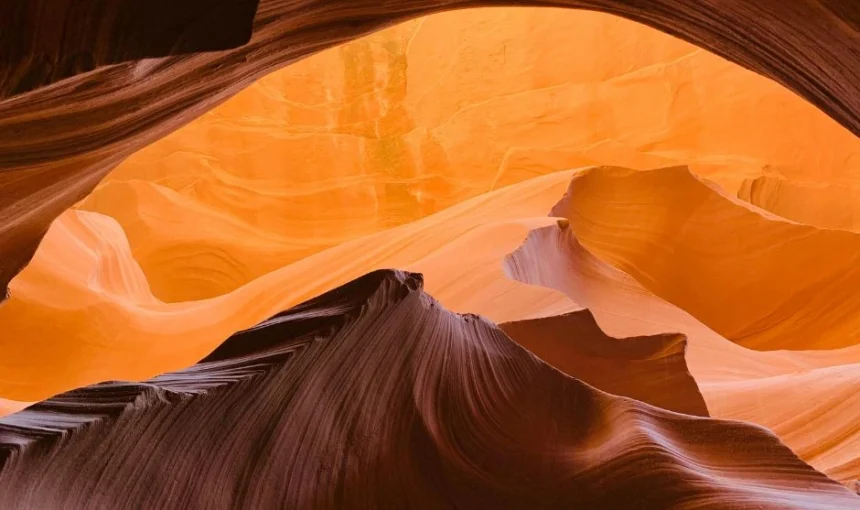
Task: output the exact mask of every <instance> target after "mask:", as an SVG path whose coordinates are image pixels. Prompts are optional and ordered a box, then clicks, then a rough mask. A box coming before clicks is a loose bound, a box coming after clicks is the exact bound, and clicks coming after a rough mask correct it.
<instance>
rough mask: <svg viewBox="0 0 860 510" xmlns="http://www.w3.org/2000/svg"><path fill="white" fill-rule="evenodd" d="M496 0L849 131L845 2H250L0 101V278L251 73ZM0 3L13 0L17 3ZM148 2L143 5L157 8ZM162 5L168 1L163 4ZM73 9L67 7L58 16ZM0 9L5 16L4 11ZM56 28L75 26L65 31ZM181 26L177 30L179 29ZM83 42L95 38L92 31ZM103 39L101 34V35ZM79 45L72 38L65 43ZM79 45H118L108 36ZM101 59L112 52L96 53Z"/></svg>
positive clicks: (858, 73)
mask: <svg viewBox="0 0 860 510" xmlns="http://www.w3.org/2000/svg"><path fill="white" fill-rule="evenodd" d="M69 1H70V0H69ZM79 3H80V2H79ZM28 4H29V3H28ZM37 4H38V5H42V3H37ZM501 4H505V5H512V4H516V5H536V6H555V7H570V8H586V9H592V10H599V11H604V12H609V13H612V14H617V15H620V16H624V17H627V18H630V19H633V20H635V21H639V22H642V23H645V24H648V25H650V26H653V27H655V28H658V29H660V30H663V31H665V32H668V33H670V34H672V35H676V36H678V37H681V38H683V39H685V40H688V41H690V42H692V43H694V44H697V45H699V46H702V47H705V48H707V49H709V50H711V51H712V52H714V53H716V54H718V55H721V56H725V57H726V58H729V59H730V60H732V61H734V62H737V63H739V64H741V65H744V66H746V67H749V68H752V69H755V70H756V71H758V72H760V73H761V74H764V75H765V76H768V77H771V78H773V79H775V80H776V81H778V82H780V83H782V84H784V85H786V86H787V87H789V88H790V89H792V90H794V91H795V92H797V93H798V94H800V95H802V96H804V97H805V98H807V99H808V100H809V101H810V102H812V103H813V104H815V105H816V106H818V107H819V108H821V109H822V110H823V111H825V112H826V113H827V114H828V115H830V116H831V117H833V118H834V119H836V120H837V121H839V122H840V123H842V124H843V125H844V126H846V127H847V128H848V129H850V130H852V131H853V132H854V133H860V92H858V87H860V65H858V60H860V56H858V55H860V53H858V52H857V51H856V48H857V47H858V40H860V30H858V26H860V22H858V19H860V6H858V5H857V4H856V3H855V2H850V1H848V0H845V1H841V2H840V1H837V0H818V1H813V0H805V1H802V2H793V3H792V4H791V5H790V6H786V5H785V3H784V2H783V1H782V0H766V1H765V0H763V1H760V2H756V3H755V4H751V3H750V2H748V1H747V0H721V1H719V2H717V1H716V0H684V1H682V0H654V1H651V2H647V3H643V2H640V1H638V0H535V1H519V2H507V1H493V0H488V1H476V0H433V1H429V2H428V1H422V2H417V1H415V0H399V1H392V2H385V3H382V4H380V3H379V2H376V1H370V0H362V1H356V0H337V1H331V0H304V1H301V2H296V1H292V0H262V1H261V2H260V5H259V7H258V9H257V12H256V16H255V18H254V25H253V34H252V37H251V40H250V42H249V43H248V44H245V45H243V46H241V47H238V48H236V49H233V50H228V51H222V52H212V53H203V54H192V55H182V56H173V57H164V58H160V59H149V60H142V61H133V62H126V63H121V64H116V65H109V66H101V67H95V69H93V70H91V71H90V72H87V73H83V74H76V75H74V76H72V77H70V78H68V79H65V80H61V81H59V82H56V83H53V84H51V85H48V86H44V87H41V88H38V89H35V90H32V91H30V92H27V93H23V94H19V95H16V96H12V97H9V98H7V99H5V100H4V101H2V102H0V154H2V158H0V169H2V170H3V173H2V174H0V190H2V193H0V228H2V231H0V234H2V236H0V260H2V263H0V264H2V265H0V289H5V288H6V286H7V285H8V282H9V280H10V279H11V278H12V277H13V276H14V275H15V274H17V273H18V272H19V271H20V269H21V268H22V267H23V266H24V265H25V264H26V263H27V262H28V261H29V259H30V258H31V257H32V254H33V251H34V250H35V248H36V245H37V244H38V242H39V240H40V239H41V237H42V236H43V235H44V233H45V232H46V230H47V227H48V224H49V223H50V221H52V220H53V219H54V218H55V217H56V216H57V215H58V214H59V213H60V212H62V211H63V210H65V209H67V208H68V207H69V206H71V205H72V204H74V203H75V202H77V201H78V200H80V199H81V198H83V197H84V196H85V195H86V194H87V193H88V192H89V191H90V190H91V189H92V188H93V186H94V185H95V183H96V182H98V181H99V180H100V179H101V178H102V177H103V176H104V175H105V174H106V173H107V172H108V171H109V170H110V169H111V168H113V167H114V166H115V165H116V164H117V163H119V162H120V161H121V160H122V159H124V158H125V157H127V156H128V155H129V154H131V153H133V152H134V151H136V150H138V149H139V148H141V147H143V146H145V145H146V144H148V143H150V142H152V141H154V140H156V139H158V138H160V137H161V136H163V135H164V134H166V133H168V132H170V131H172V130H174V129H176V128H177V127H179V126H181V125H183V124H185V123H187V122H188V121H190V120H191V119H193V118H195V117H197V116H199V115H200V114H202V113H203V112H205V111H206V110H208V109H210V108H212V107H213V106H214V105H217V104H219V103H220V102H222V101H224V100H225V99H226V98H228V97H230V96H231V95H232V94H234V93H236V92H237V91H239V90H241V89H242V88H243V87H245V86H247V85H248V84H249V83H251V82H253V81H254V80H255V79H257V78H259V77H260V76H262V75H263V74H265V73H267V72H271V71H272V70H274V69H276V68H278V67H281V66H283V65H286V64H288V63H290V62H292V61H295V60H296V59H298V58H301V57H303V56H306V55H309V54H311V53H313V52H315V51H319V50H321V49H323V48H326V47H329V46H332V45H335V44H337V43H340V42H343V41H346V40H348V39H351V38H355V37H357V36H359V35H362V34H365V33H368V32H370V31H373V30H376V29H378V28H381V27H383V26H386V25H389V24H392V23H395V22H397V21H402V20H404V19H407V18H409V17H414V16H418V15H421V14H427V13H431V12H436V11H441V10H447V9H454V8H463V7H476V6H482V5H501ZM10 5H14V6H16V7H18V6H20V5H21V2H13V4H10ZM153 5H155V7H153V9H157V8H158V6H162V4H161V3H157V4H153ZM170 5H171V8H173V9H177V8H178V7H175V6H176V5H177V4H176V3H171V4H170ZM168 10H169V9H165V10H164V11H159V12H158V16H155V17H148V16H144V17H141V19H153V20H154V21H153V23H155V26H154V27H151V28H152V31H153V33H157V32H158V30H156V29H157V28H158V23H160V21H159V20H161V19H165V20H168V21H169V20H171V16H168V15H166V12H167V11H168ZM74 12H76V11H74V10H70V11H69V16H72V14H73V13H74ZM87 14H88V15H89V16H93V17H95V19H90V18H87V16H84V17H83V18H82V20H81V23H82V22H83V21H84V20H85V21H86V24H87V25H88V26H95V25H97V24H99V23H101V22H104V23H105V24H107V25H108V26H110V25H111V24H118V23H123V21H124V20H125V18H123V17H113V16H108V14H105V11H100V10H99V9H97V8H93V9H91V10H89V11H87ZM99 15H103V16H104V17H103V18H98V16H99ZM0 19H3V22H5V23H10V24H11V23H15V20H16V19H17V18H15V17H3V18H0ZM69 20H70V21H69V25H68V26H69V27H73V28H75V29H77V28H79V24H75V23H76V21H75V18H74V17H71V18H69ZM245 22H246V19H245V18H242V17H237V18H236V23H237V24H238V25H242V24H243V23H245ZM51 26H66V22H65V20H64V21H56V22H54V21H52V24H51ZM15 28H16V29H17V28H18V27H15ZM126 28H127V27H125V26H120V27H111V29H110V30H108V32H109V33H111V34H115V33H123V31H124V30H125V29H126ZM240 28H242V29H244V27H243V26H242V27H240ZM2 29H3V30H2V32H3V33H9V31H10V30H9V28H7V26H4V27H2ZM67 31H68V32H69V33H70V34H72V33H75V34H77V30H72V29H68V30H67ZM240 31H241V30H239V29H237V32H236V33H238V32H240ZM216 32H217V31H210V33H212V37H220V35H219V34H218V33H216ZM231 32H232V31H231ZM130 33H134V31H131V32H130ZM189 33H192V32H190V31H185V32H184V33H183V37H186V36H187V34H189ZM51 34H52V32H51V31H50V30H44V31H39V32H38V34H37V35H36V37H37V39H34V40H33V44H26V45H21V46H20V47H16V48H14V50H15V51H9V50H6V51H7V53H8V54H9V55H10V58H12V60H13V61H14V62H28V64H26V65H24V66H23V67H22V66H18V65H16V66H15V67H16V69H17V70H15V71H13V72H11V73H9V72H7V73H5V75H4V76H6V77H7V78H6V80H7V82H4V83H3V84H2V86H0V90H4V91H6V90H13V89H16V87H18V85H13V84H12V81H14V82H15V83H18V84H20V81H19V80H20V79H19V78H17V77H18V76H21V75H30V74H32V73H34V72H36V71H35V70H36V69H38V68H40V66H41V67H44V63H43V61H41V60H39V59H38V58H36V57H35V56H34V54H35V52H36V51H37V49H38V48H39V47H40V46H41V45H42V43H39V44H36V42H39V41H41V39H39V38H43V37H49V36H50V37H53V35H51ZM174 35H175V34H174ZM82 37H83V36H80V35H79V36H78V38H82ZM171 37H172V36H171ZM189 40H190V38H189ZM96 42H97V43H102V39H97V41H96ZM110 42H111V39H110V37H108V38H107V40H106V41H104V44H105V45H109V44H110ZM158 42H159V43H160V44H162V45H163V46H164V47H165V48H169V51H167V53H170V52H171V51H173V49H174V47H176V44H173V45H170V44H168V43H167V40H159V41H158ZM82 44H83V43H79V42H77V40H76V41H72V43H70V44H69V47H70V48H75V47H82V46H81V45H82ZM47 46H48V47H54V46H55V45H51V44H47ZM83 46H86V44H83ZM157 46H158V44H155V45H154V46H152V47H157ZM180 47H181V45H180ZM93 52H94V53H95V54H97V55H119V54H122V53H124V51H122V49H117V48H110V47H105V48H102V47H99V48H97V49H95V50H93ZM56 58H60V57H59V55H58V56H57V57H56ZM63 58H65V57H63ZM110 61H115V60H111V59H110V58H106V60H104V62H110ZM101 63H102V61H99V62H94V65H97V64H101ZM71 67H72V69H71V70H70V71H68V72H67V71H65V70H64V71H63V72H62V73H59V74H55V73H47V75H48V76H47V77H46V78H45V79H44V80H41V82H43V83H44V82H46V81H51V80H52V79H55V78H58V77H59V76H61V75H63V76H64V75H66V74H69V73H73V72H76V71H78V70H83V69H88V68H89V67H91V66H89V65H86V66H77V65H76V66H71ZM42 74H43V75H44V74H46V73H42ZM13 78H14V79H13ZM9 80H12V81H9ZM16 80H18V81H16ZM37 81H39V80H37Z"/></svg>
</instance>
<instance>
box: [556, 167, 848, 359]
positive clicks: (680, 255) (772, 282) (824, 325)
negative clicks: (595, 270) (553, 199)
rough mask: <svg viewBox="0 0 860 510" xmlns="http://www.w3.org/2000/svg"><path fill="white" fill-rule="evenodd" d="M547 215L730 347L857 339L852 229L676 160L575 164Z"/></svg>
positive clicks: (816, 345)
mask: <svg viewBox="0 0 860 510" xmlns="http://www.w3.org/2000/svg"><path fill="white" fill-rule="evenodd" d="M552 214H553V215H554V216H560V217H565V218H567V219H568V220H569V221H570V228H571V229H572V230H573V231H574V233H575V234H576V237H577V239H578V240H579V242H581V243H582V244H583V246H585V247H586V248H587V249H588V250H589V251H590V252H592V253H593V254H594V255H596V256H597V257H598V258H600V259H602V260H604V261H606V262H608V263H609V264H610V265H612V266H614V267H617V268H619V269H621V270H622V271H624V272H625V273H628V274H629V275H631V276H633V277H634V278H635V279H636V280H637V281H639V282H640V283H641V284H642V285H643V286H644V287H645V288H647V289H648V290H649V291H651V292H653V293H654V294H657V295H658V296H660V297H662V298H664V299H666V300H667V301H669V302H671V303H673V304H675V305H677V306H678V307H680V308H682V309H684V310H686V311H687V312H689V313H690V314H691V315H693V316H694V317H696V318H697V319H699V320H700V321H702V322H703V323H704V324H706V325H708V326H709V327H710V328H711V329H713V330H714V331H716V332H717V333H719V334H720V335H722V336H723V337H725V338H728V339H729V340H732V341H733V342H736V343H738V344H740V345H743V346H745V347H749V348H753V349H759V350H776V349H795V350H806V349H835V348H841V347H849V346H852V345H855V344H857V343H858V342H860V336H858V334H857V332H858V331H860V302H858V301H857V300H856V299H854V297H855V295H856V290H855V289H856V288H857V287H858V285H860V235H858V234H855V233H853V232H845V231H837V230H827V229H821V228H816V227H812V226H808V225H802V224H798V223H795V222H791V221H788V220H785V219H783V218H780V217H778V216H775V215H773V214H770V213H768V212H766V211H764V210H762V209H758V208H756V207H753V206H751V205H750V204H748V203H747V202H743V201H740V200H738V199H736V198H734V197H731V196H728V195H726V194H725V193H723V192H722V191H721V190H720V189H718V188H717V187H716V186H713V185H710V184H708V183H706V182H704V181H703V180H701V179H699V178H697V177H695V176H694V175H692V174H691V173H690V172H689V170H688V169H686V168H684V167H675V168H664V169H658V170H651V171H644V172H637V171H631V170H628V169H622V168H612V167H601V168H593V169H589V170H586V171H584V172H582V173H580V174H578V175H577V176H576V177H575V178H574V179H573V181H572V182H571V185H570V188H569V190H568V193H567V195H566V196H565V198H564V200H562V202H560V203H559V204H558V205H557V206H556V207H555V208H554V209H553V211H552Z"/></svg>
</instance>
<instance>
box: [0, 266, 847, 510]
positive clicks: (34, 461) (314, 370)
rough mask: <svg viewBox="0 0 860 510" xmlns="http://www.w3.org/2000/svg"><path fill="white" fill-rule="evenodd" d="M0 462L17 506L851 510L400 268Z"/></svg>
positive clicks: (236, 341) (79, 409)
mask: <svg viewBox="0 0 860 510" xmlns="http://www.w3.org/2000/svg"><path fill="white" fill-rule="evenodd" d="M380 367H385V369H381V368H380ZM153 445H155V446H153ZM46 451H49V452H50V453H51V454H50V455H45V452H46ZM141 459H148V461H141ZM0 466H2V467H0V489H2V490H0V506H3V507H10V508H11V507H14V508H20V509H37V508H38V509H43V508H56V507H63V508H69V507H70V506H71V507H75V508H88V507H109V508H114V509H118V510H119V509H123V508H138V507H140V506H141V505H144V506H147V507H154V508H164V507H177V506H181V507H186V508H187V507H194V508H210V509H219V508H225V509H227V508H380V507H399V508H440V507H462V506H468V507H493V508H523V507H529V508H557V507H576V508H594V509H613V508H619V509H621V508H631V507H633V506H638V507H643V508H678V509H683V508H758V509H779V510H786V509H798V510H814V509H834V510H835V509H845V508H853V507H857V504H858V499H857V497H856V496H855V495H853V494H852V493H850V492H849V491H848V490H846V489H845V488H844V487H841V486H840V485H838V484H836V483H835V482H832V481H831V480H829V479H827V478H826V477H824V476H823V475H821V474H820V473H818V472H816V471H815V470H813V469H812V468H810V467H809V466H808V465H806V464H805V463H803V462H802V461H800V460H799V459H798V458H797V457H796V456H795V455H794V454H793V453H791V451H790V450H788V448H786V447H785V446H783V445H782V444H780V442H779V441H778V440H777V439H776V438H775V437H774V436H773V435H772V434H770V433H768V432H766V431H765V430H763V429H761V428H758V427H754V426H750V425H745V424H742V423H738V422H728V421H719V420H712V419H703V418H695V417H690V416H684V415H679V414H676V413H672V412H668V411H664V410H661V409H658V408H655V407H651V406H649V405H647V404H643V403H641V402H638V401H635V400H631V399H627V398H621V397H616V396H612V395H609V394H606V393H603V392H601V391H598V390H595V389H594V388H592V387H591V386H589V385H587V384H585V383H582V382H580V381H578V380H576V379H572V378H569V377H567V376H565V375H563V374H561V373H559V372H558V371H556V370H554V369H552V368H551V367H549V366H548V365H546V364H545V363H543V362H541V361H540V360H539V359H538V358H536V357H534V356H533V355H531V354H529V353H528V351H526V350H524V349H523V348H521V347H519V346H518V345H516V344H515V343H514V342H512V341H511V340H510V339H509V338H508V337H507V336H506V335H505V334H504V333H503V332H502V331H501V330H499V329H498V328H496V327H495V326H493V325H492V324H491V323H489V322H487V321H485V320H483V319H481V318H479V317H475V316H470V315H465V316H460V315H456V314H452V313H450V312H448V311H446V310H444V309H443V308H442V307H441V306H440V305H439V304H438V303H437V302H436V301H435V300H433V299H432V298H431V297H429V296H428V295H426V294H424V293H423V292H422V290H421V278H420V276H419V275H415V274H408V273H402V272H396V271H378V272H375V273H370V274H368V275H366V276H364V277H362V278H359V279H358V280H355V281H353V282H351V283H349V284H347V285H345V286H344V287H340V288H338V289H335V290H333V291H331V292H329V293H326V294H324V295H322V296H320V297H318V298H315V299H313V300H311V301H309V302H307V303H304V304H301V305H299V306H297V307H295V308H293V309H292V310H289V311H287V312H284V313H282V314H279V315H277V316H275V317H273V318H272V319H270V320H268V321H265V322H264V323H262V324H260V325H258V326H256V327H254V328H252V329H250V330H248V331H244V332H241V333H238V334H237V335H235V336H234V337H232V338H231V339H229V340H227V341H226V342H224V343H223V344H222V345H221V346H220V347H219V348H218V349H216V350H215V351H214V352H213V353H212V354H210V355H209V356H208V357H207V358H206V359H204V360H203V361H202V362H201V363H199V364H198V365H195V366H193V367H191V368H188V369H186V370H183V371H180V372H176V373H170V374H165V375H163V376H160V377H158V378H156V379H153V380H151V381H148V382H146V383H143V384H133V383H106V384H103V385H97V386H92V387H89V388H83V389H80V390H76V391H72V392H69V393H67V394H64V395H60V396H58V397H55V398H53V399H50V400H48V401H46V402H43V403H41V404H39V405H37V406H34V407H32V408H30V409H28V410H26V411H23V412H21V413H18V414H16V415H13V416H11V417H7V418H4V419H2V420H0Z"/></svg>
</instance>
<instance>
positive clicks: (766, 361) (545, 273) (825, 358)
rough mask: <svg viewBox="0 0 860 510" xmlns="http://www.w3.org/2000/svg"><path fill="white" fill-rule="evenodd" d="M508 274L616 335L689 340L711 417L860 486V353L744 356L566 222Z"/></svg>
mask: <svg viewBox="0 0 860 510" xmlns="http://www.w3.org/2000/svg"><path fill="white" fill-rule="evenodd" d="M505 271H506V273H507V274H508V275H509V276H510V277H511V278H515V279H518V280H520V281H523V282H528V283H531V284H534V285H542V286H546V287H549V288H553V289H557V290H559V291H561V292H564V293H565V294H566V295H567V296H568V297H570V298H571V299H572V300H574V301H575V302H577V303H579V304H580V305H582V306H586V307H588V308H589V310H590V311H591V312H592V313H593V315H594V317H595V319H596V321H597V323H598V324H599V326H600V328H601V329H602V330H603V331H607V332H609V333H610V334H611V335H614V336H619V337H621V336H636V335H657V334H660V333H662V332H667V331H675V332H680V333H683V334H684V335H685V336H686V337H687V338H688V345H687V351H686V354H685V359H686V364H687V366H688V367H689V370H690V373H691V374H692V375H693V377H694V378H695V380H696V383H697V385H698V387H699V388H700V390H701V392H702V395H703V396H704V398H705V401H706V402H707V406H708V410H709V412H710V414H711V415H712V416H714V417H717V418H722V419H732V420H743V421H747V422H751V423H756V424H759V425H762V426H765V427H768V428H769V429H771V430H773V431H774V432H775V433H776V434H777V435H778V436H779V437H780V439H782V440H783V441H784V442H785V443H786V444H787V445H788V446H789V447H790V448H791V449H792V451H794V452H795V453H797V454H798V455H799V456H800V457H801V458H802V459H803V460H805V461H806V462H809V463H810V464H811V465H813V466H814V467H815V468H816V469H819V470H821V471H822V472H824V473H826V474H827V475H828V476H831V477H833V478H835V479H837V480H839V481H841V482H843V483H846V484H850V483H852V481H853V480H855V479H858V478H860V465H858V464H857V462H856V460H857V458H860V407H858V406H856V405H855V400H856V399H855V397H854V396H855V395H856V394H858V391H860V381H858V378H857V376H858V375H860V346H853V347H849V348H844V349H838V350H827V351H823V350H816V351H753V350H750V349H746V348H744V347H741V346H739V345H737V344H735V343H733V342H730V341H729V340H727V339H725V338H723V337H721V336H720V335H718V334H717V333H715V332H714V331H713V330H711V329H710V328H708V327H707V326H705V325H704V324H702V323H701V322H699V321H698V320H696V319H695V318H694V317H692V316H690V314H688V313H687V312H685V311H684V310H682V309H680V308H678V307H676V306H674V305H672V304H671V303H668V302H666V301H664V300H663V299H660V298H659V297H658V296H655V295H654V294H652V293H651V292H649V291H648V290H646V289H645V288H644V287H642V285H641V284H639V282H637V281H636V280H635V279H633V278H632V277H630V276H629V275H627V274H626V273H623V272H622V271H620V270H618V269H616V268H614V267H612V266H610V265H608V264H606V263H605V262H603V261H601V260H600V259H598V258H597V257H595V256H594V255H592V254H591V253H590V252H588V250H586V249H585V248H584V247H583V246H582V245H581V244H580V243H579V242H578V240H577V239H576V237H575V236H574V235H573V232H572V231H571V229H570V227H569V225H568V224H567V223H566V221H564V220H562V221H560V222H559V224H558V225H553V226H549V227H543V228H539V229H536V230H534V231H532V232H530V233H529V236H528V239H527V240H526V241H525V242H524V243H523V245H522V246H520V247H519V248H518V249H517V250H516V251H515V252H513V253H511V254H510V255H509V256H508V257H507V258H506V259H505ZM540 347H541V346H540V344H539V343H538V348H540ZM546 359H547V361H548V362H550V363H551V364H557V363H558V362H559V360H556V359H552V358H546ZM562 360H563V358H562ZM780 395H782V396H784V395H792V397H793V398H790V399H786V398H781V397H780Z"/></svg>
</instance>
